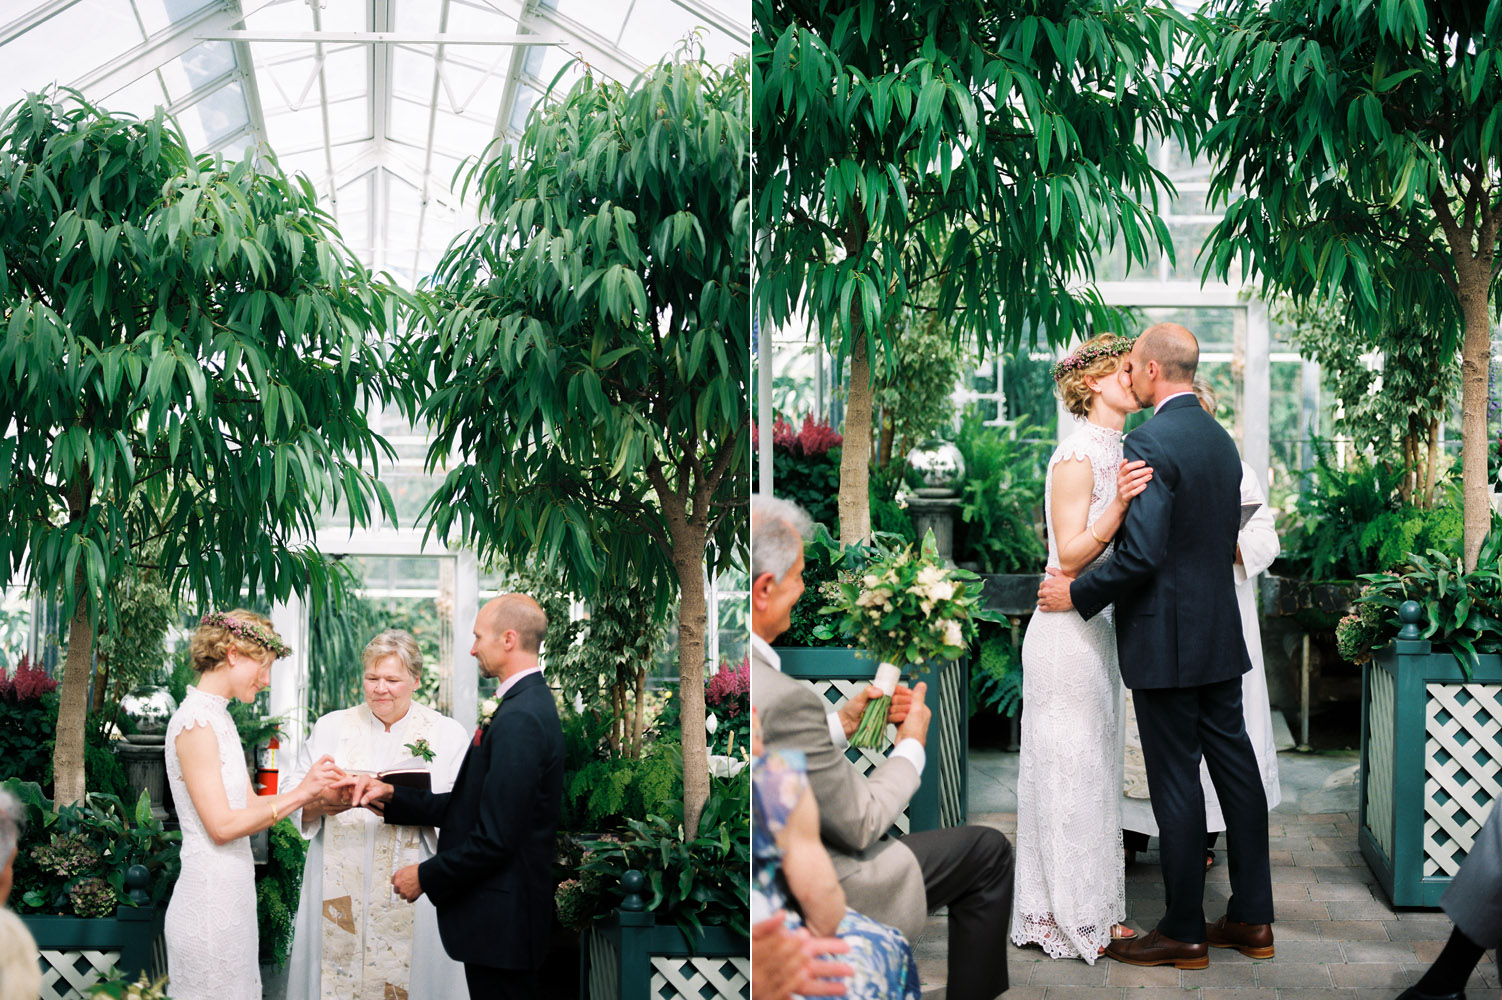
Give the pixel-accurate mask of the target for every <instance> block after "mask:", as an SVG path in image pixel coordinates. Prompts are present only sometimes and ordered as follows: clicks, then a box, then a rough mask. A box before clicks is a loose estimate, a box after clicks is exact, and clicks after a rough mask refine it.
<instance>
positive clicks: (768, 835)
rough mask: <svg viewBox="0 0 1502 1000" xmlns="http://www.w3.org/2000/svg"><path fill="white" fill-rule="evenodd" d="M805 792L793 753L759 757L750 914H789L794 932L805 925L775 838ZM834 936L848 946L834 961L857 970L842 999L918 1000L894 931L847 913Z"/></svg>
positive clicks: (802, 770)
mask: <svg viewBox="0 0 1502 1000" xmlns="http://www.w3.org/2000/svg"><path fill="white" fill-rule="evenodd" d="M807 788H808V769H807V763H806V761H805V759H804V756H803V754H802V753H800V752H798V751H796V750H774V751H772V752H771V753H768V754H766V755H765V756H763V757H758V758H757V759H756V760H755V761H754V762H753V764H752V770H751V800H752V805H751V816H752V818H751V856H752V860H751V871H752V879H751V892H752V910H753V913H756V914H758V916H757V917H756V919H760V917H761V916H766V915H768V914H771V913H774V912H776V911H777V910H780V909H787V911H788V913H787V922H786V924H785V926H787V927H790V928H798V927H801V926H803V919H802V917H800V916H799V915H798V913H797V912H796V911H795V910H794V909H792V908H791V907H789V906H788V903H789V899H788V892H787V886H786V883H785V881H784V880H783V878H782V853H781V852H780V851H779V850H778V849H777V834H778V833H780V832H781V831H782V829H783V827H785V826H786V825H787V819H788V815H789V814H790V813H791V812H792V811H793V807H794V806H796V805H797V804H798V800H799V798H801V797H802V795H803V792H804V790H805V789H807ZM835 933H836V934H837V935H838V936H839V937H840V938H841V939H843V940H844V941H845V942H846V943H848V944H849V945H850V952H849V954H847V955H842V956H837V958H838V960H840V961H845V962H848V963H850V964H851V965H852V966H854V967H855V975H854V976H852V977H851V978H850V979H849V980H847V982H846V987H845V996H846V997H850V998H854V1000H918V998H919V997H920V996H921V995H922V994H921V991H920V988H919V980H918V965H917V963H916V962H914V961H913V949H912V946H911V945H909V944H908V942H907V939H906V938H904V937H903V936H902V933H901V932H900V931H898V930H897V929H896V928H895V927H888V926H887V925H886V924H883V923H878V922H877V921H875V920H872V919H871V918H870V917H867V916H863V915H862V914H859V913H856V912H855V911H854V910H850V909H847V910H846V911H845V917H844V919H843V920H841V921H840V925H839V927H838V928H837V929H836V931H835Z"/></svg>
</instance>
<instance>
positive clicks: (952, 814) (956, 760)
mask: <svg viewBox="0 0 1502 1000" xmlns="http://www.w3.org/2000/svg"><path fill="white" fill-rule="evenodd" d="M960 664H961V661H959V660H950V661H949V662H948V663H947V664H945V666H944V669H943V670H942V671H941V672H940V674H939V702H940V704H941V705H942V706H943V710H942V711H941V712H940V713H939V717H940V718H942V719H945V720H954V719H965V718H967V717H968V716H969V712H968V711H967V710H966V707H965V692H966V690H967V689H968V688H969V686H970V682H969V679H968V678H967V677H966V676H965V672H964V671H963V670H962V669H961V668H960ZM961 734H962V729H961V727H960V726H958V725H953V724H950V725H945V726H942V727H940V729H939V825H940V826H944V827H948V826H959V825H960V824H961V823H963V822H965V816H964V795H963V791H964V788H965V774H964V764H965V748H964V747H963V746H961V745H960V741H961V740H962V739H963V736H962V735H961Z"/></svg>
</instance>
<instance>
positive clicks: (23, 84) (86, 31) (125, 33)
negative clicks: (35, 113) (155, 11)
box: [0, 0, 145, 103]
mask: <svg viewBox="0 0 1502 1000" xmlns="http://www.w3.org/2000/svg"><path fill="white" fill-rule="evenodd" d="M143 41H145V36H143V35H142V34H141V28H140V25H139V24H137V23H136V18H135V15H134V14H133V13H132V12H131V9H130V5H129V4H122V3H119V2H118V0H83V2H81V3H77V4H74V5H73V6H71V7H69V8H68V9H66V10H63V11H59V12H58V13H57V14H54V15H53V16H52V17H49V18H48V19H47V20H45V21H43V22H42V23H41V24H39V25H37V26H36V27H34V28H32V29H31V30H29V31H27V32H26V33H25V34H24V35H21V36H20V37H19V38H17V39H15V40H14V41H12V42H10V43H9V44H7V45H4V46H0V66H4V67H5V81H6V91H7V94H8V96H12V97H19V96H20V94H21V92H22V91H26V90H39V89H41V88H42V87H44V86H46V85H47V84H49V83H64V84H66V83H71V82H72V81H74V80H77V79H78V78H79V77H81V76H83V75H84V74H86V73H88V72H89V71H90V70H93V69H97V68H98V67H100V66H102V65H104V64H105V63H107V62H109V61H110V60H112V59H114V58H116V57H117V56H120V55H122V54H123V53H125V52H128V51H129V50H130V49H132V48H134V47H135V46H137V45H140V44H141V43H142V42H143ZM7 103H8V102H7Z"/></svg>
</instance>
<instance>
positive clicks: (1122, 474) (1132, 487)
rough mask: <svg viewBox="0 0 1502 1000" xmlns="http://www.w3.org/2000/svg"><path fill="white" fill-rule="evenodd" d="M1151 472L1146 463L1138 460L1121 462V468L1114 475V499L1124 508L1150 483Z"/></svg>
mask: <svg viewBox="0 0 1502 1000" xmlns="http://www.w3.org/2000/svg"><path fill="white" fill-rule="evenodd" d="M1152 478H1153V470H1152V467H1151V466H1149V465H1148V464H1147V463H1146V462H1144V461H1142V460H1141V459H1138V460H1137V461H1135V462H1128V461H1126V460H1125V459H1123V460H1122V462H1121V468H1120V469H1119V470H1117V473H1116V499H1117V500H1118V501H1120V502H1121V505H1122V506H1123V507H1125V506H1126V505H1127V504H1129V503H1131V502H1132V498H1133V497H1135V496H1136V495H1137V494H1139V493H1141V492H1142V491H1143V490H1145V489H1147V484H1148V483H1150V482H1151V481H1152Z"/></svg>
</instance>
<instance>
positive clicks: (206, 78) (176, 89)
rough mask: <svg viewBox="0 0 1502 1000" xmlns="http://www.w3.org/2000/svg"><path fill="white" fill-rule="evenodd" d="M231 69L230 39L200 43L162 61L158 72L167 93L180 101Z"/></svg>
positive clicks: (232, 49)
mask: <svg viewBox="0 0 1502 1000" xmlns="http://www.w3.org/2000/svg"><path fill="white" fill-rule="evenodd" d="M234 68H235V47H234V46H233V45H231V44H230V43H229V42H202V43H200V44H198V45H195V46H193V47H192V48H191V49H189V50H188V51H187V52H184V53H183V55H182V58H180V59H174V60H172V61H171V62H169V63H165V64H163V66H162V68H161V72H162V79H163V80H164V81H165V82H166V84H167V93H168V95H169V96H170V97H171V98H172V100H174V101H181V100H183V99H184V98H186V97H187V96H188V95H189V94H191V93H192V92H193V91H195V90H197V89H198V88H199V87H202V86H203V85H205V84H208V83H212V82H214V81H215V80H217V79H219V78H220V77H222V76H224V74H226V73H228V72H229V71H230V70H232V69H234Z"/></svg>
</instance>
